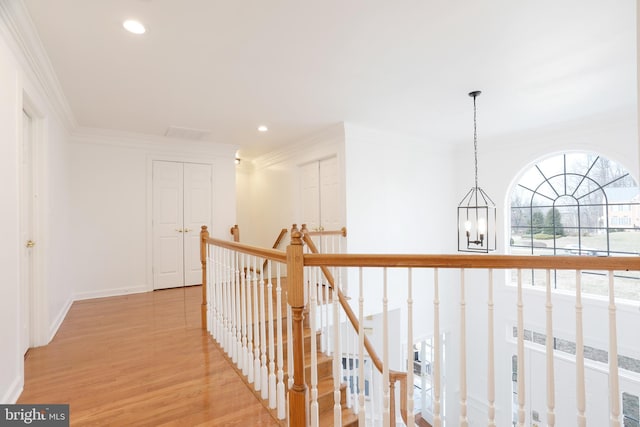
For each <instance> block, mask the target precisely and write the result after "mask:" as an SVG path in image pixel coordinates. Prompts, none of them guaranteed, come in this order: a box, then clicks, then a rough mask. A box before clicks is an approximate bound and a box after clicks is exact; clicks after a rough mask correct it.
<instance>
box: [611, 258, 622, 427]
mask: <svg viewBox="0 0 640 427" xmlns="http://www.w3.org/2000/svg"><path fill="white" fill-rule="evenodd" d="M609 405H610V408H609V414H610V415H609V424H610V425H611V427H620V384H619V380H618V333H617V327H616V297H615V292H614V277H613V271H611V270H610V271H609Z"/></svg>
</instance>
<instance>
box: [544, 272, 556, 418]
mask: <svg viewBox="0 0 640 427" xmlns="http://www.w3.org/2000/svg"><path fill="white" fill-rule="evenodd" d="M546 280H547V291H546V305H545V306H546V314H547V320H546V328H547V329H546V335H547V337H546V339H545V346H546V356H547V426H548V427H554V426H555V425H556V414H555V404H556V403H555V402H556V394H555V393H556V392H555V390H556V388H555V368H554V360H553V357H554V354H553V351H554V349H553V304H552V303H551V270H549V269H547V277H546Z"/></svg>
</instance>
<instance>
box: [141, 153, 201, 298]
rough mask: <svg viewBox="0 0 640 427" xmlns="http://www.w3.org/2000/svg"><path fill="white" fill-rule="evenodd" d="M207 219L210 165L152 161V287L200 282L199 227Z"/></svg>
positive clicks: (168, 286)
mask: <svg viewBox="0 0 640 427" xmlns="http://www.w3.org/2000/svg"><path fill="white" fill-rule="evenodd" d="M210 219H211V165H205V164H195V163H180V162H165V161H154V162H153V236H154V237H153V238H154V244H153V248H154V251H153V279H154V281H153V283H154V286H153V287H154V289H165V288H175V287H179V286H185V285H195V284H200V283H202V272H201V271H202V270H201V265H200V243H199V242H200V240H199V239H200V227H201V226H202V225H207V226H208V225H209V223H210Z"/></svg>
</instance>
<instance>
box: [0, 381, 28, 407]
mask: <svg viewBox="0 0 640 427" xmlns="http://www.w3.org/2000/svg"><path fill="white" fill-rule="evenodd" d="M23 388H24V378H23V377H22V376H21V375H18V376H17V377H16V378H15V379H14V380H13V383H12V384H11V386H10V387H9V389H8V390H7V392H6V393H5V395H4V396H2V400H1V401H0V403H2V404H5V405H6V404H9V405H12V404H14V403H16V402H17V401H18V398H19V397H20V395H21V394H22V389H23Z"/></svg>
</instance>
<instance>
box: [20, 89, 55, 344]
mask: <svg viewBox="0 0 640 427" xmlns="http://www.w3.org/2000/svg"><path fill="white" fill-rule="evenodd" d="M21 86H22V85H21ZM20 97H21V99H20V102H19V103H18V106H19V109H20V110H25V111H26V112H27V113H28V114H29V116H31V126H32V138H33V141H32V145H33V148H32V149H33V165H32V170H33V171H32V172H33V186H34V189H33V191H34V202H33V203H34V205H33V211H34V212H33V213H34V216H33V230H32V231H33V239H34V240H35V242H36V246H35V247H34V249H33V253H32V257H33V271H32V274H33V277H32V282H33V289H32V293H31V301H30V302H29V304H30V316H31V319H30V321H31V325H30V328H31V331H30V343H29V346H30V347H38V346H42V345H46V344H48V343H49V341H50V339H49V336H48V329H49V327H48V321H47V317H48V313H49V311H48V305H47V287H46V286H45V283H44V278H45V277H46V275H45V273H44V268H45V267H44V254H45V253H46V252H47V242H46V239H45V238H44V236H45V235H47V234H48V233H47V232H48V226H47V224H48V222H47V221H48V218H47V216H46V215H45V212H44V204H45V200H46V199H47V194H46V189H47V188H48V187H47V186H46V183H45V182H44V177H45V176H46V168H47V164H46V162H45V159H47V158H48V156H47V154H46V152H47V148H48V147H47V146H46V144H47V140H46V138H47V135H48V132H47V129H46V119H45V116H44V115H43V114H42V113H41V110H40V108H39V107H38V105H37V103H36V102H35V101H34V100H33V97H32V96H31V94H29V93H28V92H27V91H26V89H23V90H22V91H21V93H20ZM18 114H19V115H18V117H22V111H18ZM18 132H19V133H18V138H19V144H20V145H22V143H23V142H22V138H23V135H22V126H19V131H18ZM21 243H22V242H21Z"/></svg>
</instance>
